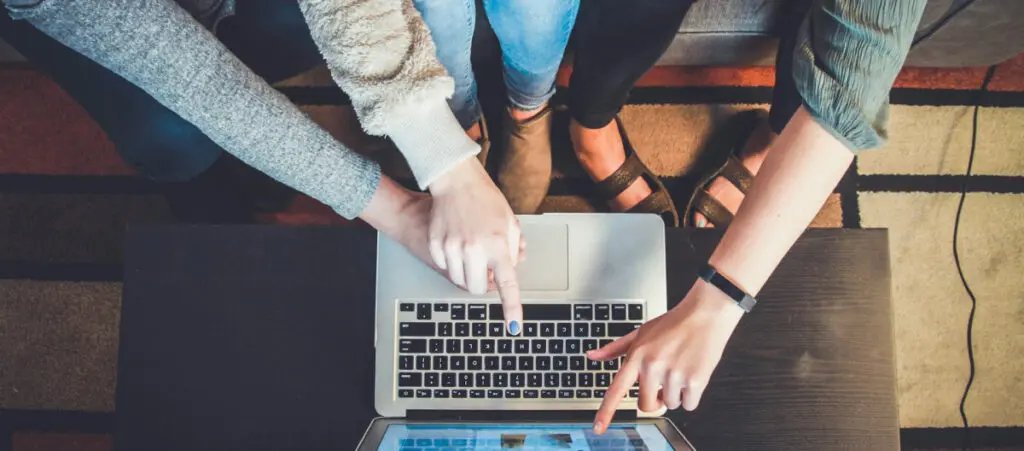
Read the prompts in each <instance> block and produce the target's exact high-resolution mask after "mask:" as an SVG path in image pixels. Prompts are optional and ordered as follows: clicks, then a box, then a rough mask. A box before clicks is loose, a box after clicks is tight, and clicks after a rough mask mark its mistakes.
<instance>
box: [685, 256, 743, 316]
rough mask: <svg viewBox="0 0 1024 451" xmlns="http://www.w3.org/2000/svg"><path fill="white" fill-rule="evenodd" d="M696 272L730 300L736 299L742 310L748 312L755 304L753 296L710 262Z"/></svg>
mask: <svg viewBox="0 0 1024 451" xmlns="http://www.w3.org/2000/svg"><path fill="white" fill-rule="evenodd" d="M697 274H698V275H699V276H700V278H701V279H702V280H704V281H705V282H707V283H709V284H711V285H713V286H714V287H715V288H718V289H719V290H720V291H721V292H722V293H725V294H726V296H729V297H730V298H732V300H734V301H736V303H737V304H739V306H740V308H741V309H743V311H744V312H747V313H750V310H751V309H753V308H754V305H756V304H757V299H754V297H753V296H751V295H750V294H748V293H747V292H746V291H743V289H742V288H740V287H738V286H736V284H734V283H732V281H731V280H729V279H727V278H726V277H725V276H723V275H722V274H720V273H719V272H718V270H717V269H715V268H714V267H713V266H711V265H710V264H705V265H704V267H703V268H701V269H700V272H698V273H697Z"/></svg>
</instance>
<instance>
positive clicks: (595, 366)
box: [587, 359, 601, 371]
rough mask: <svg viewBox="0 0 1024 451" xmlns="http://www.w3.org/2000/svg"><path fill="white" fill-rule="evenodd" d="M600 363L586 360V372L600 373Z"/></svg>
mask: <svg viewBox="0 0 1024 451" xmlns="http://www.w3.org/2000/svg"><path fill="white" fill-rule="evenodd" d="M600 370H601V361H600V360H590V359H587V371H600Z"/></svg>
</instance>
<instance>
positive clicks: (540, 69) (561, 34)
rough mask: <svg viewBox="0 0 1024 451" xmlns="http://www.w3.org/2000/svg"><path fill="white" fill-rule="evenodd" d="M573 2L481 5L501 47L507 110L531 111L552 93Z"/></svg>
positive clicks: (496, 0)
mask: <svg viewBox="0 0 1024 451" xmlns="http://www.w3.org/2000/svg"><path fill="white" fill-rule="evenodd" d="M579 7H580V2H579V0H568V1H554V0H484V10H485V11H486V12H487V19H488V20H490V22H491V27H492V28H493V29H494V34H495V35H497V36H498V42H499V43H500V44H501V53H502V60H503V61H504V66H505V68H504V69H505V86H506V87H507V88H508V100H509V103H510V104H511V106H512V107H513V108H516V109H519V110H526V111H529V110H535V109H537V108H539V107H540V106H541V105H543V104H544V102H547V101H548V99H550V98H551V96H552V95H554V93H555V77H556V76H557V75H558V67H559V65H560V64H561V62H562V55H564V54H565V46H566V44H567V43H568V42H569V36H570V34H572V28H573V25H574V24H575V23H576V13H577V12H578V11H579Z"/></svg>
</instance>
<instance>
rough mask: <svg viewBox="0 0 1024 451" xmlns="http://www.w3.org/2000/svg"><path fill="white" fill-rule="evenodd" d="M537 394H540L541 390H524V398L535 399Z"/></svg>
mask: <svg viewBox="0 0 1024 451" xmlns="http://www.w3.org/2000/svg"><path fill="white" fill-rule="evenodd" d="M537 396H540V392H538V391H537V390H523V397H524V398H530V399H534V398H536V397H537Z"/></svg>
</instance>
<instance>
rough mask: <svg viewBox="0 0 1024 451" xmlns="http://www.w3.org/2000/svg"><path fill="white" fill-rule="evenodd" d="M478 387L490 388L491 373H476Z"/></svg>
mask: <svg viewBox="0 0 1024 451" xmlns="http://www.w3.org/2000/svg"><path fill="white" fill-rule="evenodd" d="M475 386H476V387H490V386H491V375H490V374H489V373H476V385H475Z"/></svg>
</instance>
